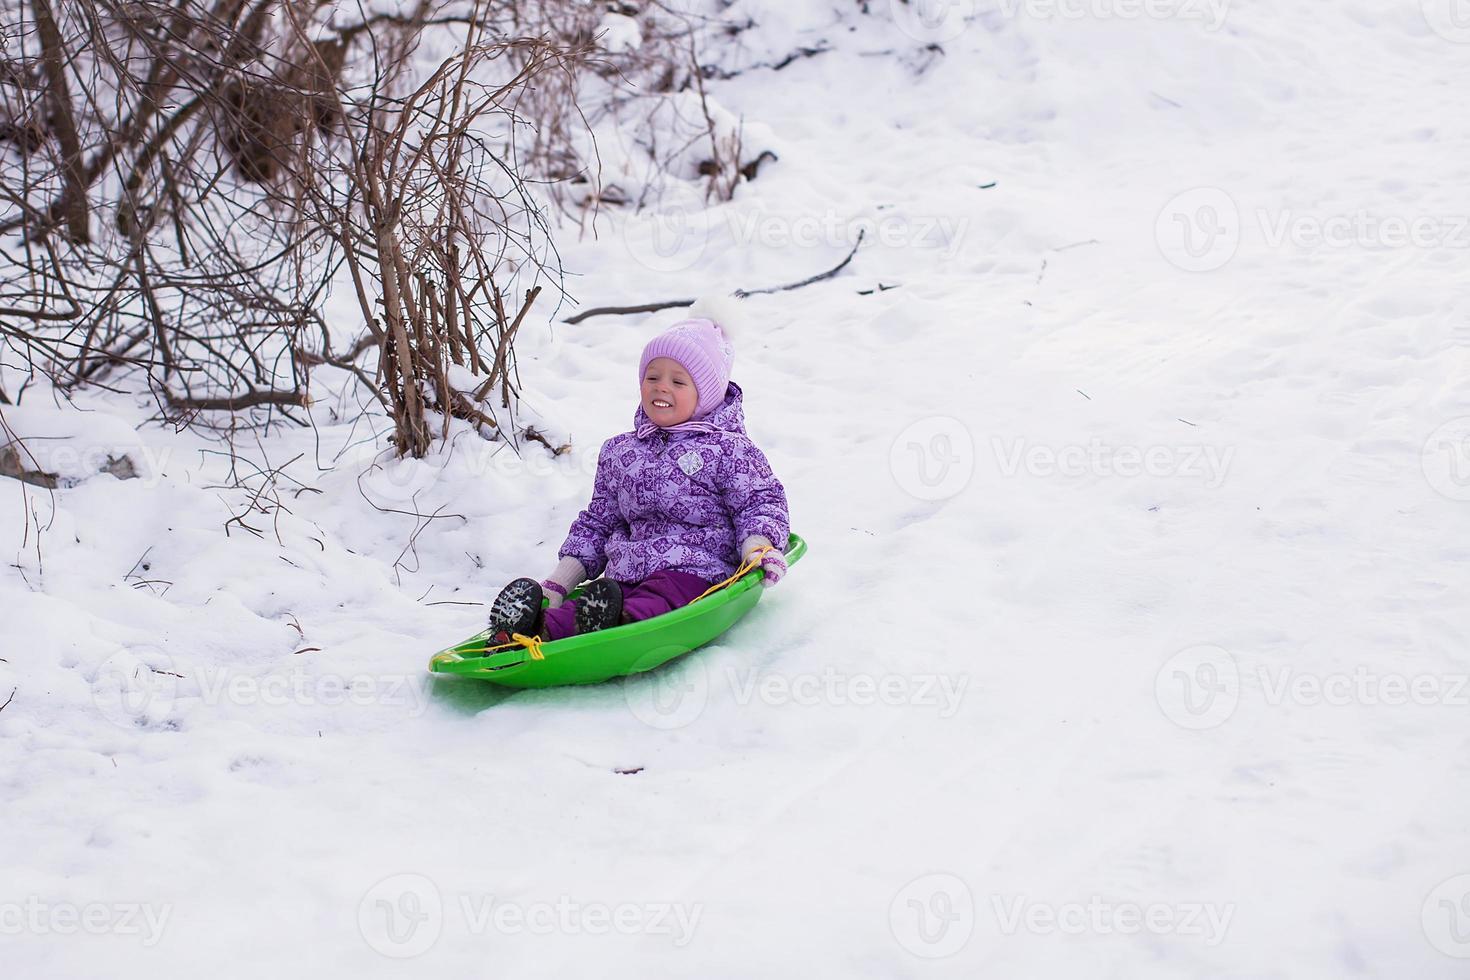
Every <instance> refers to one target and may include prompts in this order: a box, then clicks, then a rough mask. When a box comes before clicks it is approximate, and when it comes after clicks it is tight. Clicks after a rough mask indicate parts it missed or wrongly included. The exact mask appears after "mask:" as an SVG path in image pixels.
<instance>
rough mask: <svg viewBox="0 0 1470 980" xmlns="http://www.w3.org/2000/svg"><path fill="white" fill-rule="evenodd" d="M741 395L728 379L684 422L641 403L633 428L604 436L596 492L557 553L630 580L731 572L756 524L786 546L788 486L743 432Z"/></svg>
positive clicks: (592, 573)
mask: <svg viewBox="0 0 1470 980" xmlns="http://www.w3.org/2000/svg"><path fill="white" fill-rule="evenodd" d="M742 397H743V394H742V392H741V390H740V386H739V385H737V384H735V383H734V382H733V381H732V382H730V387H729V388H728V389H726V391H725V400H724V402H723V403H722V404H721V405H720V407H719V408H717V409H715V410H714V411H713V412H711V413H710V414H709V415H708V416H706V417H705V418H704V419H703V420H702V421H701V422H695V423H687V422H686V423H684V424H685V425H687V426H690V428H689V429H683V430H681V429H661V428H659V427H657V426H655V425H654V424H653V423H652V422H651V421H650V420H649V418H648V416H647V415H646V414H645V413H644V411H643V406H642V405H640V406H638V411H637V412H636V413H635V414H634V416H633V420H634V425H635V429H634V431H632V432H624V433H623V434H622V435H617V436H613V437H612V438H611V439H609V440H608V441H607V442H605V443H603V444H602V451H601V453H599V454H598V457H597V477H596V479H595V481H594V482H593V486H592V502H591V503H589V504H588V505H587V509H586V510H584V511H582V513H581V514H579V515H577V519H576V520H575V521H573V522H572V528H571V531H569V532H568V534H567V540H566V542H565V543H564V544H563V545H562V546H561V551H560V552H558V557H560V558H565V557H567V556H568V555H570V556H571V557H573V558H576V559H577V560H578V561H580V562H581V563H582V565H583V567H585V568H586V569H587V575H588V577H589V578H596V577H597V576H598V575H599V574H602V573H603V572H604V571H605V572H606V574H607V577H608V578H611V579H614V580H616V581H618V582H628V583H633V582H641V581H643V580H644V579H646V578H647V577H648V576H650V575H652V574H653V573H654V572H657V571H660V570H663V569H674V570H677V571H681V572H690V573H692V574H694V575H698V576H699V577H700V578H703V579H706V580H709V581H715V580H718V579H723V578H725V577H727V576H729V575H733V574H734V573H735V569H737V568H738V567H739V565H740V550H739V548H740V543H741V542H743V541H744V540H745V539H746V538H747V537H749V536H750V535H752V534H759V535H762V536H764V537H766V538H768V539H770V541H771V543H772V544H774V545H775V546H776V547H778V548H781V549H785V547H786V538H787V535H788V534H789V533H790V530H791V519H790V517H789V516H788V514H787V511H786V491H785V489H784V488H783V487H782V486H781V481H780V480H777V479H776V477H775V475H774V474H772V473H771V465H770V463H768V462H767V461H766V457H765V454H764V453H762V452H761V451H760V450H759V449H757V448H756V445H755V443H753V442H751V441H750V437H749V436H748V435H746V434H745V412H744V410H743V409H742V407H741V398H742Z"/></svg>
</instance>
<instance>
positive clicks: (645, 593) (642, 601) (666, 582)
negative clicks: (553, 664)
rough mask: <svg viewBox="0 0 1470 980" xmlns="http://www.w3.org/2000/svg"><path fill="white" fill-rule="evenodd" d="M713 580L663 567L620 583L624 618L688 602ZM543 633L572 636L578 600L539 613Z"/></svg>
mask: <svg viewBox="0 0 1470 980" xmlns="http://www.w3.org/2000/svg"><path fill="white" fill-rule="evenodd" d="M711 585H714V583H713V582H706V581H705V580H704V579H702V578H700V577H699V576H698V575H691V574H689V573H688V572H676V571H673V570H664V571H661V572H654V573H653V574H652V575H650V576H648V578H646V579H644V580H643V581H642V582H639V583H638V584H637V585H629V584H628V583H627V582H624V583H623V622H625V623H632V622H636V621H637V620H640V619H652V618H653V617H655V616H661V615H663V614H664V613H666V612H668V611H669V610H671V609H678V608H679V607H680V606H687V605H689V603H691V602H693V601H694V600H695V599H697V598H699V595H700V593H702V592H704V590H705V589H708V588H709V587H710V586H711ZM542 622H543V623H544V624H545V627H546V635H547V636H548V637H550V638H551V639H553V640H560V639H562V638H564V637H568V636H573V635H575V634H576V632H577V601H576V600H575V599H570V600H568V601H566V602H563V603H562V604H561V605H559V606H557V607H556V608H555V609H548V610H546V612H545V614H544V615H543V616H542Z"/></svg>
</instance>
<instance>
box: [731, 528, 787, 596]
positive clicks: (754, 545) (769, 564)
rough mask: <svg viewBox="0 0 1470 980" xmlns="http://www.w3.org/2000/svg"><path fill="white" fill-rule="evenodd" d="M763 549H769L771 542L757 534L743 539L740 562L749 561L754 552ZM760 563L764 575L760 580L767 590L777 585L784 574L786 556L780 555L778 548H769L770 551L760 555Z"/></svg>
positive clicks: (762, 586)
mask: <svg viewBox="0 0 1470 980" xmlns="http://www.w3.org/2000/svg"><path fill="white" fill-rule="evenodd" d="M763 547H771V542H770V541H769V540H768V539H766V538H763V537H761V536H760V535H759V534H752V535H751V536H750V537H748V538H746V539H745V544H744V545H742V546H741V548H740V558H741V561H750V560H751V558H752V557H753V556H754V555H755V552H756V551H757V550H758V549H760V548H763ZM760 563H761V571H762V572H763V573H764V575H763V577H762V578H761V588H763V589H769V588H770V587H771V586H773V585H775V584H777V583H778V582H780V581H781V578H782V577H783V576H784V575H785V574H786V556H785V555H783V554H781V549H780V548H771V550H770V551H767V552H766V553H765V554H763V555H761V557H760Z"/></svg>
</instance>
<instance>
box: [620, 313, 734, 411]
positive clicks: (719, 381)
mask: <svg viewBox="0 0 1470 980" xmlns="http://www.w3.org/2000/svg"><path fill="white" fill-rule="evenodd" d="M714 305H715V304H712V303H707V302H706V303H696V304H695V305H694V307H693V308H692V309H691V310H690V312H691V313H695V314H701V315H696V316H694V317H692V318H690V319H687V320H681V321H679V322H678V323H676V324H674V325H673V326H672V327H670V328H669V329H667V330H665V331H664V332H663V333H661V334H659V335H658V336H657V337H655V338H653V339H652V340H650V341H649V342H648V346H646V347H644V348H643V356H642V357H640V358H639V359H638V379H639V381H640V383H641V382H642V380H643V372H644V371H646V370H647V369H648V362H649V361H652V360H653V359H654V358H656V357H668V358H672V359H673V360H675V361H677V362H679V364H680V365H682V366H683V368H684V370H686V371H688V372H689V377H690V378H692V379H693V380H694V390H695V391H696V392H698V393H699V401H698V402H697V403H696V404H695V406H694V415H693V418H696V419H702V418H704V417H705V416H706V415H708V414H709V413H710V412H713V411H714V410H715V409H717V408H719V407H720V405H721V404H722V403H723V402H724V401H725V389H726V388H728V387H729V386H730V368H731V366H732V365H733V364H734V362H735V348H734V347H733V346H732V345H731V343H730V337H729V329H728V321H729V316H728V314H726V313H724V312H723V311H722V310H717V309H714V308H713V307H714ZM722 306H723V304H722ZM724 308H726V309H727V308H728V307H724Z"/></svg>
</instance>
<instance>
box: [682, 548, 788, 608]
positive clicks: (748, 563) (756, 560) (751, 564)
mask: <svg viewBox="0 0 1470 980" xmlns="http://www.w3.org/2000/svg"><path fill="white" fill-rule="evenodd" d="M775 550H776V546H775V545H770V544H763V545H761V546H760V547H759V548H757V549H755V550H754V551H752V552H751V553H750V557H749V558H747V559H745V561H743V562H741V563H740V567H739V568H737V569H735V574H734V575H731V576H730V577H729V578H727V579H725V581H723V582H716V583H715V584H714V585H711V586H710V587H709V588H707V589H705V590H704V591H703V592H701V593H700V594H699V595H697V596H695V597H694V598H693V599H691V600H689V601H690V602H698V601H699V600H700V599H703V598H704V597H705V596H707V595H709V594H710V593H711V592H718V591H720V590H721V589H723V588H724V587H725V586H727V585H729V584H730V583H732V582H734V581H735V580H736V579H738V578H740V576H742V575H744V574H745V573H746V572H748V571H750V570H751V569H752V568H756V567H758V566H759V565H760V563H761V556H763V555H764V554H765V553H766V552H768V551H775Z"/></svg>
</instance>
